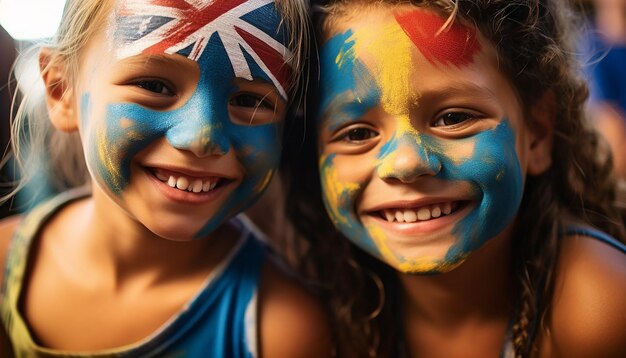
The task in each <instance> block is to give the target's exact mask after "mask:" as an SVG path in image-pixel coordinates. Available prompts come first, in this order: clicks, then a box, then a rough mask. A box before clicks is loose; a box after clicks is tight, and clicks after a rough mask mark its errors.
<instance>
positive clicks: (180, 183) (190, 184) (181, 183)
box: [155, 171, 219, 193]
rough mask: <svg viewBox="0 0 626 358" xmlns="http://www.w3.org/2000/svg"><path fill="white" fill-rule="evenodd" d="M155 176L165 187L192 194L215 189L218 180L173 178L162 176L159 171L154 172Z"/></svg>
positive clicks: (171, 176)
mask: <svg viewBox="0 0 626 358" xmlns="http://www.w3.org/2000/svg"><path fill="white" fill-rule="evenodd" d="M155 175H156V177H157V178H158V179H159V180H161V181H163V182H166V183H167V185H169V186H170V187H172V188H177V189H180V190H186V191H191V192H194V193H199V192H201V191H202V192H207V191H211V190H213V189H215V186H216V185H217V183H218V181H219V178H207V179H197V178H194V179H191V178H187V177H185V176H179V177H175V176H173V175H166V174H163V173H161V172H159V171H156V172H155Z"/></svg>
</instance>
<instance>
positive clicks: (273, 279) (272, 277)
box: [259, 258, 333, 358]
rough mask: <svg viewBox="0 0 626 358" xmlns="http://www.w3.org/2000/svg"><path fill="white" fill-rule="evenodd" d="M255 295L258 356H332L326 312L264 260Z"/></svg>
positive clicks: (295, 283) (276, 267)
mask: <svg viewBox="0 0 626 358" xmlns="http://www.w3.org/2000/svg"><path fill="white" fill-rule="evenodd" d="M260 287H261V288H260V294H259V329H260V332H261V333H260V339H261V344H260V346H261V347H260V353H261V354H260V355H261V356H262V357H277V358H282V357H284V358H289V357H303V358H307V357H311V358H315V357H321V358H323V357H332V352H333V348H332V343H331V342H332V340H331V334H330V324H329V321H328V316H327V314H326V310H325V309H324V308H323V307H322V305H321V303H320V302H319V301H318V300H317V299H316V297H315V296H314V295H312V294H311V293H309V292H308V291H307V290H306V289H304V287H303V286H302V285H300V284H299V283H298V281H297V280H295V279H294V277H293V276H292V275H289V274H287V273H286V272H285V271H284V269H283V268H282V267H281V266H279V265H277V264H276V263H275V262H274V261H272V259H271V258H270V259H267V260H266V262H265V264H264V267H263V272H262V275H261V285H260Z"/></svg>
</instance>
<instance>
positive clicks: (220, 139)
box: [80, 3, 288, 237]
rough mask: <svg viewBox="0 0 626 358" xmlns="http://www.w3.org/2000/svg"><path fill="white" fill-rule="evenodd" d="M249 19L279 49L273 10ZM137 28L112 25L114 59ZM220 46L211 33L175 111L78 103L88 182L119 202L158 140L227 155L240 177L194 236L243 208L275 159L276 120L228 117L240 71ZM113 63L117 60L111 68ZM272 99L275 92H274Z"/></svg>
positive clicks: (257, 70)
mask: <svg viewBox="0 0 626 358" xmlns="http://www.w3.org/2000/svg"><path fill="white" fill-rule="evenodd" d="M145 11H146V14H144V15H146V16H149V15H151V14H150V13H149V12H150V11H151V8H150V7H149V6H147V7H146V10H145ZM256 16H257V18H253V19H250V18H248V19H247V21H249V22H251V23H255V25H256V26H258V27H259V28H261V29H268V32H269V33H270V34H272V35H273V36H275V37H276V39H273V41H276V43H280V44H284V43H286V39H285V36H284V33H283V29H282V28H281V17H280V15H279V14H278V13H277V12H276V11H275V9H274V4H273V3H271V4H268V5H266V6H264V7H263V8H262V9H261V10H260V12H259V13H257V14H256ZM144 25H145V24H141V23H139V22H137V21H135V22H133V21H127V20H125V19H124V18H117V19H115V20H114V21H113V23H112V24H111V26H116V27H117V30H116V31H115V32H114V33H115V34H116V38H113V39H110V38H108V39H107V41H113V43H114V44H116V46H122V48H121V50H120V52H121V53H124V51H123V50H124V46H131V45H132V41H131V40H135V39H133V38H131V37H132V36H131V35H130V34H133V33H134V31H137V32H138V31H140V30H141V28H138V27H139V26H144ZM120 29H121V30H120ZM269 29H271V30H272V31H269ZM268 37H269V35H268ZM225 39H226V38H225V37H224V36H223V35H222V36H220V34H218V33H213V34H212V35H211V37H210V38H208V39H206V41H207V43H206V46H205V48H204V52H202V54H201V56H200V57H199V58H197V60H196V62H197V66H198V67H199V80H198V82H197V85H196V86H195V91H194V92H193V94H192V95H191V96H190V98H189V99H188V100H187V101H186V103H184V105H182V106H180V107H178V108H174V109H165V110H162V109H153V108H149V107H146V106H143V105H141V104H138V103H123V102H121V103H116V102H111V103H108V104H106V106H105V109H104V110H98V109H96V110H94V107H96V106H94V104H93V99H94V95H92V93H91V92H90V91H89V90H88V91H85V92H84V93H83V94H82V98H81V107H80V108H81V121H82V123H81V125H82V128H83V129H82V131H83V132H84V133H83V146H84V148H85V153H86V160H87V165H88V168H89V170H90V172H91V174H92V176H93V177H94V179H95V180H94V181H95V183H96V184H97V185H98V186H100V187H101V188H103V189H104V191H105V192H107V193H108V194H109V195H112V196H113V198H114V200H115V201H116V202H118V203H122V202H123V201H124V200H125V199H124V196H125V194H126V191H127V188H128V186H129V184H130V183H131V182H132V180H133V177H132V176H131V172H132V166H133V161H134V160H135V158H136V156H137V155H138V154H139V153H142V151H144V150H145V149H146V148H148V147H150V146H151V145H152V144H154V143H155V142H156V141H157V140H159V139H161V138H165V139H166V140H167V142H168V143H169V145H171V146H172V147H173V148H176V149H178V150H181V151H193V152H196V153H198V152H200V153H204V154H203V155H207V156H223V155H226V154H227V153H229V152H231V151H233V152H234V154H235V156H236V158H237V161H238V166H239V169H238V170H239V171H240V172H242V173H243V174H242V175H243V178H242V180H241V181H240V182H239V183H238V185H237V186H236V187H235V188H234V189H233V190H231V191H230V192H228V194H227V198H225V199H224V200H223V201H221V205H220V208H219V209H218V210H217V211H216V212H215V213H214V214H213V215H212V216H211V217H210V218H207V219H206V220H207V221H206V222H205V223H204V224H203V225H202V226H201V228H200V229H199V230H198V232H197V233H196V235H195V236H196V237H202V236H205V235H207V234H208V233H210V232H212V231H213V230H214V229H215V228H216V227H218V226H219V225H220V224H222V223H223V222H224V221H225V220H227V219H228V218H230V217H231V216H233V215H235V214H237V213H239V212H241V211H242V210H244V209H246V208H247V207H248V206H250V205H251V204H252V203H253V202H254V201H255V200H256V199H257V198H258V197H259V196H260V194H261V193H262V192H263V190H264V189H265V188H266V186H267V185H268V183H269V179H270V178H271V177H272V174H273V173H274V172H275V170H276V169H277V168H278V163H279V159H280V147H281V145H280V138H281V128H282V125H281V121H280V119H281V118H278V119H276V120H274V121H271V122H269V123H263V124H253V125H250V124H249V123H236V122H234V121H233V120H232V119H231V118H230V114H229V109H228V104H229V100H230V97H231V96H232V95H233V94H234V93H236V92H237V91H239V88H238V86H237V85H236V84H235V83H234V79H235V78H236V72H242V71H243V70H242V69H241V68H240V67H242V65H240V64H239V65H237V66H239V67H233V64H232V62H231V61H230V60H229V54H228V53H227V46H228V43H225ZM231 46H232V45H231ZM237 46H239V45H237ZM265 46H267V45H265ZM113 48H115V46H113ZM155 51H156V50H155V49H154V46H153V48H150V54H153V53H154V52H155ZM190 51H192V50H190V48H185V49H182V50H180V51H178V52H176V54H171V55H168V54H167V53H166V52H163V50H160V52H158V51H157V53H156V54H162V55H167V56H185V57H188V56H189V57H190V56H191V54H190ZM242 53H243V56H244V57H245V60H246V61H247V62H246V64H245V65H246V66H247V67H246V66H244V67H245V68H244V70H245V71H248V72H249V73H250V76H251V78H250V80H257V81H263V82H265V83H270V84H271V83H272V79H271V78H270V76H271V73H269V72H266V71H265V70H264V69H263V68H262V66H261V65H259V64H258V63H257V62H255V60H254V59H253V58H252V57H251V56H250V55H249V54H248V53H247V52H245V51H244V52H242ZM130 55H132V56H134V55H139V53H137V54H134V53H131V54H130ZM271 55H274V54H271ZM282 55H284V54H281V58H280V60H281V63H280V67H281V68H282V67H288V66H286V65H284V58H283V57H282ZM181 58H182V57H181ZM190 58H191V57H190ZM117 60H124V58H119V59H116V60H113V61H117ZM271 65H272V64H263V66H264V67H265V68H267V67H266V66H269V67H270V68H269V71H273V72H276V73H278V72H280V71H279V70H278V69H277V68H272V67H271ZM268 73H269V74H268ZM279 79H280V78H279ZM281 90H282V88H281ZM276 92H281V91H279V90H278V89H277V90H276ZM281 100H282V101H286V100H287V98H285V97H282V96H281Z"/></svg>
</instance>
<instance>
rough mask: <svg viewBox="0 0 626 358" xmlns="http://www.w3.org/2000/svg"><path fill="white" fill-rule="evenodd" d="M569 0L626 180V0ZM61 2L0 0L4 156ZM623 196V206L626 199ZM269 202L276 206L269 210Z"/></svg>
mask: <svg viewBox="0 0 626 358" xmlns="http://www.w3.org/2000/svg"><path fill="white" fill-rule="evenodd" d="M564 1H566V0H564ZM570 1H573V2H574V5H575V8H576V10H577V11H580V13H581V14H582V15H583V16H584V17H585V18H586V25H585V26H584V30H583V31H582V33H581V35H580V38H579V40H578V50H577V52H578V55H579V58H580V60H581V62H582V65H583V66H582V69H583V72H584V75H585V77H586V79H587V80H588V82H589V85H590V88H591V96H590V101H589V103H588V111H589V118H590V121H591V122H592V124H593V125H594V126H596V127H597V128H598V130H599V131H600V132H601V133H602V134H603V136H604V138H605V139H606V142H607V144H608V145H609V146H610V148H611V150H612V152H613V156H614V162H615V168H616V174H617V175H618V176H619V177H621V178H622V180H626V0H570ZM64 4H65V0H0V148H2V153H3V154H5V153H7V148H8V140H9V137H10V129H9V123H10V118H11V111H12V101H13V99H14V97H15V98H18V99H19V90H18V88H16V81H15V78H24V79H25V81H26V82H27V83H28V82H32V83H38V82H40V80H39V79H38V66H37V61H36V56H30V57H31V58H24V60H23V61H21V64H20V65H19V66H14V62H15V60H16V58H18V57H24V56H26V55H25V54H27V53H28V52H27V49H29V48H31V47H33V46H34V45H36V44H39V43H41V42H45V41H46V40H48V39H50V38H51V37H53V36H54V33H55V31H56V29H57V27H58V25H59V22H60V18H61V14H62V10H63V6H64ZM40 90H43V87H41V88H40ZM3 157H4V156H3ZM44 160H45V158H42V161H44ZM5 162H7V163H6V164H5V165H3V166H2V169H1V172H0V176H1V178H0V182H3V183H7V182H8V183H9V184H3V185H2V186H0V194H2V195H4V194H6V193H7V192H8V191H9V190H10V189H11V185H10V182H11V181H14V180H15V179H17V178H18V177H19V173H17V172H16V170H15V168H14V167H13V166H12V164H11V162H10V159H9V160H5ZM45 180H46V179H45V177H42V179H41V183H37V185H35V187H34V188H33V187H32V186H31V187H30V188H27V189H26V191H23V192H22V193H21V194H20V195H19V196H18V197H17V199H15V200H9V201H8V202H6V203H4V204H2V205H1V206H0V217H4V216H6V215H9V214H16V213H19V212H21V211H24V210H27V209H28V208H29V207H31V206H32V205H33V204H34V203H36V202H37V201H39V200H40V199H42V198H45V197H46V196H49V195H51V194H53V191H52V190H51V189H49V187H48V186H47V185H46V183H45ZM275 182H277V181H276V180H275ZM622 185H623V186H624V189H625V190H624V192H626V185H625V184H624V183H623V182H622ZM277 196H278V197H280V196H281V190H280V184H279V183H274V184H272V186H271V187H270V189H269V190H268V194H267V195H265V198H262V200H261V201H260V203H259V204H257V205H256V206H255V207H253V208H252V209H251V210H250V211H249V215H250V216H251V217H252V218H253V220H255V219H256V218H258V217H259V216H264V217H265V219H264V220H255V221H256V222H258V223H260V224H261V226H266V227H262V229H267V231H270V232H271V231H274V230H273V229H272V228H275V227H276V226H275V225H276V224H278V223H280V222H281V219H280V217H281V216H282V215H280V208H282V202H281V201H280V200H275V198H276V197H277ZM621 200H622V203H623V205H624V206H625V207H626V198H624V197H622V198H621ZM276 203H281V204H279V205H278V204H276ZM276 205H278V206H279V208H277V207H276ZM269 206H271V207H272V208H273V209H274V210H272V211H268V210H267V209H268V207H269ZM268 212H274V213H275V214H274V215H276V216H277V217H276V218H273V219H271V220H267V215H268Z"/></svg>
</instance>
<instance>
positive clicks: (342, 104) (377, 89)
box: [318, 32, 523, 273]
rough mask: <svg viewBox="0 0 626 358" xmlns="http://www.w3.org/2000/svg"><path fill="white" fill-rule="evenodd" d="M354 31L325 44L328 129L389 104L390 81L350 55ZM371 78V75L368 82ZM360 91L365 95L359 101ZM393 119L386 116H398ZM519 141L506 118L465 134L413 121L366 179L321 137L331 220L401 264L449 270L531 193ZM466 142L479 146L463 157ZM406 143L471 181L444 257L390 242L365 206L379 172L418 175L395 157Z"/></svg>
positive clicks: (433, 167)
mask: <svg viewBox="0 0 626 358" xmlns="http://www.w3.org/2000/svg"><path fill="white" fill-rule="evenodd" d="M351 37H352V32H346V33H343V34H339V35H336V36H334V37H332V38H331V39H330V40H329V41H328V42H327V43H326V44H325V45H324V46H323V47H322V48H321V50H320V60H321V67H320V68H321V72H322V75H321V79H322V81H323V82H322V87H321V93H320V96H321V100H320V102H321V110H320V113H321V116H320V118H319V120H318V126H319V130H320V131H329V132H332V131H334V130H335V129H337V128H338V127H340V126H345V125H348V124H350V123H351V122H355V121H357V120H360V119H361V117H362V116H363V115H364V114H365V113H367V112H368V111H370V110H371V109H373V108H375V107H381V106H382V105H381V102H382V101H383V99H382V97H383V95H382V93H383V88H381V84H380V83H378V82H377V80H376V79H375V78H376V76H374V75H373V74H371V72H369V70H368V68H367V67H366V65H365V64H363V63H362V62H361V61H360V60H359V59H358V58H357V57H356V56H352V57H349V60H346V54H350V53H351V49H352V48H353V47H354V40H353V39H351ZM344 60H345V61H344ZM365 78H367V79H368V80H367V81H364V80H363V79H365ZM369 79H371V80H369ZM357 93H358V95H357ZM407 93H409V92H407ZM337 98H341V99H340V100H337ZM356 98H362V99H365V100H363V101H358V100H356ZM391 118H398V117H397V116H396V117H391ZM391 118H389V119H385V120H396V119H391ZM398 120H400V119H398ZM515 142H516V136H515V132H514V130H513V127H512V126H511V123H510V121H509V120H508V119H506V118H503V119H502V120H501V121H500V123H499V124H498V125H497V126H496V127H495V128H490V129H487V130H483V131H480V132H478V133H475V134H473V135H471V136H469V137H464V138H462V139H448V138H444V137H437V136H434V135H429V134H423V133H419V132H417V131H416V130H415V129H413V128H409V126H407V125H405V124H398V130H397V131H396V132H395V133H394V134H393V135H392V136H391V137H390V138H389V139H387V140H386V142H384V143H382V145H380V147H379V150H378V153H377V155H376V157H375V159H373V160H372V163H371V171H370V174H369V177H368V178H362V181H360V182H347V181H345V180H346V179H342V177H341V176H340V175H338V173H339V172H342V173H346V172H347V168H342V167H341V168H340V167H337V165H339V164H338V163H339V162H338V155H339V154H338V153H333V152H332V151H327V150H326V149H325V148H324V146H325V145H326V144H325V143H320V145H321V147H320V151H321V152H322V153H324V155H323V156H322V158H321V159H320V163H319V168H320V176H321V183H322V188H323V191H324V203H325V205H326V208H327V211H328V212H329V215H330V217H331V219H332V220H333V222H334V223H335V225H336V226H337V228H338V229H339V230H340V231H341V232H342V233H343V234H344V235H345V236H347V237H348V238H349V239H350V240H351V241H352V242H353V243H354V244H356V245H357V246H359V247H361V248H362V249H364V250H365V251H367V252H369V253H370V254H372V255H373V256H375V257H377V258H379V259H380V260H382V261H384V262H386V263H388V264H389V265H391V266H393V267H394V268H396V269H398V270H400V271H402V272H412V273H436V272H443V271H447V270H449V269H451V268H453V267H456V266H457V265H458V264H460V263H461V262H463V261H464V260H465V259H466V258H467V256H468V255H469V254H471V253H472V252H473V251H475V250H477V249H478V248H480V247H481V246H482V245H484V244H485V243H486V242H488V241H489V240H491V239H492V238H494V237H496V236H497V235H498V234H499V233H500V232H502V231H503V230H504V229H505V228H506V227H507V226H508V225H510V224H511V222H512V221H513V220H514V218H515V216H516V213H517V211H518V209H519V205H520V203H521V199H522V193H523V176H522V169H521V166H520V162H519V159H518V156H517V152H516V146H515ZM463 145H466V146H468V147H471V148H473V150H472V151H471V153H467V156H464V157H462V158H459V157H458V155H456V156H455V154H454V153H453V151H451V150H450V148H454V147H455V146H457V147H458V146H463ZM400 148H403V149H405V150H406V149H407V148H409V149H410V153H411V155H414V156H415V157H416V158H417V159H419V161H420V163H422V164H421V166H420V168H418V169H415V170H423V171H427V172H429V173H430V174H429V175H432V176H433V177H434V178H436V179H438V180H442V181H446V182H449V183H458V185H462V186H464V187H465V188H470V192H471V195H472V202H471V205H472V206H471V210H468V211H467V213H466V214H465V216H464V217H463V218H462V219H461V220H459V221H458V222H456V224H455V225H454V227H453V228H452V232H451V235H452V237H453V240H452V244H450V246H448V248H447V251H446V252H445V255H443V256H441V257H438V258H434V257H422V256H419V253H418V254H414V253H404V252H393V250H392V249H390V245H387V237H386V234H385V233H384V230H382V229H381V228H380V227H375V226H372V225H365V224H364V222H363V221H362V217H360V215H359V213H358V211H357V209H358V208H357V206H358V204H359V202H360V201H362V200H363V198H362V195H363V193H364V192H365V188H366V187H367V186H368V185H369V181H370V180H371V178H372V177H373V176H379V177H381V178H386V177H394V178H400V179H401V178H402V177H404V176H406V177H410V176H415V175H416V173H409V172H406V173H405V172H402V171H400V170H398V169H395V168H394V165H393V163H392V161H393V160H394V156H395V155H396V153H397V152H398V150H399V149H400ZM343 155H346V158H345V159H344V160H343V161H342V162H341V163H342V164H340V165H347V164H345V163H348V162H349V161H348V160H347V159H349V157H348V154H343ZM351 165H354V164H351ZM417 240H419V239H417ZM415 255H417V256H415ZM425 260H426V261H425Z"/></svg>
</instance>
